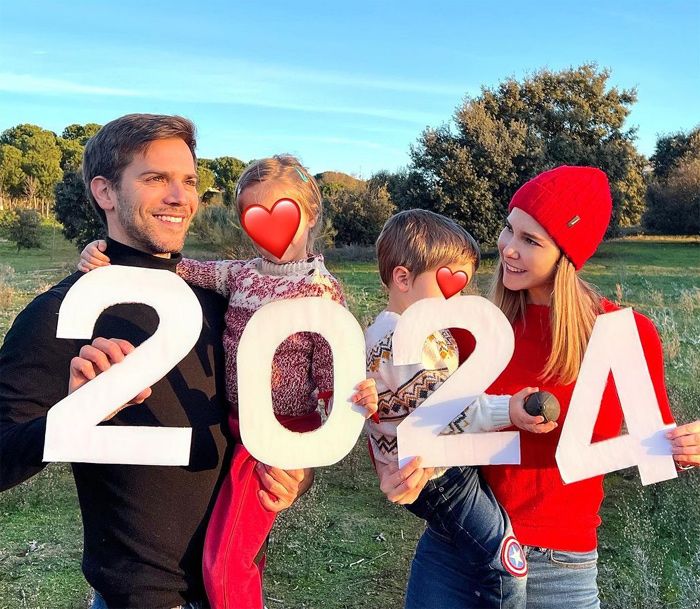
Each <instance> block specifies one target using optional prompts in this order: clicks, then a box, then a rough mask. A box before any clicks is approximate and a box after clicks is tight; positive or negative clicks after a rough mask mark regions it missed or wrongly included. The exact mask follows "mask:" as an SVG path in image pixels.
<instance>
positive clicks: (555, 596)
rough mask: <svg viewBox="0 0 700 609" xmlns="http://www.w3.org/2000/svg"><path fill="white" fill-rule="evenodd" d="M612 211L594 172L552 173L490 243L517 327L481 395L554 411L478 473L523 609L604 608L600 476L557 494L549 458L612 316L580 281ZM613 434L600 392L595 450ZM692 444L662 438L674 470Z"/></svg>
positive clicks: (680, 432) (697, 453) (436, 565)
mask: <svg viewBox="0 0 700 609" xmlns="http://www.w3.org/2000/svg"><path fill="white" fill-rule="evenodd" d="M611 210H612V202H611V196H610V188H609V185H608V180H607V177H606V175H605V174H604V173H603V172H602V171H600V170H598V169H594V168H592V167H567V166H563V167H558V168H556V169H553V170H551V171H547V172H545V173H543V174H541V175H539V176H537V177H535V178H534V179H532V180H531V181H530V182H528V183H526V184H525V185H524V186H523V187H522V188H520V190H518V192H516V194H515V196H514V197H513V199H512V201H511V203H510V206H509V216H508V219H507V221H506V226H505V228H504V229H503V231H502V232H501V235H500V237H499V241H498V250H499V254H500V261H499V264H498V266H497V269H496V273H495V277H494V283H493V287H492V291H491V298H492V300H493V301H494V302H495V303H496V304H497V305H498V306H499V307H500V308H501V310H502V311H503V312H504V313H505V315H506V316H507V317H508V318H509V319H510V320H511V323H512V324H513V331H514V333H515V352H514V354H513V358H512V359H511V361H510V363H509V364H508V366H507V367H506V369H505V370H504V371H503V372H502V373H501V375H500V377H499V378H498V379H497V380H496V381H495V382H494V383H493V385H492V386H491V387H490V388H489V390H488V391H489V392H490V393H509V392H512V391H514V390H516V389H517V388H519V387H521V386H522V385H523V384H537V385H538V386H539V388H540V390H543V391H549V392H551V393H553V394H554V395H555V396H556V397H557V399H558V400H559V403H560V405H561V415H560V417H559V421H558V422H559V427H557V428H555V429H554V430H553V431H551V432H550V433H547V434H535V433H521V434H520V442H521V464H520V465H499V466H489V467H484V468H482V473H483V475H484V478H485V479H486V481H487V482H488V484H489V486H490V487H491V488H492V490H493V492H494V494H495V496H496V498H497V499H498V500H499V502H500V503H501V504H502V505H503V507H504V508H505V509H506V511H507V512H508V514H509V515H510V518H511V521H512V524H513V529H514V531H515V534H516V535H517V537H518V539H519V540H520V541H521V542H522V543H523V544H524V547H525V552H526V556H527V560H528V566H529V573H528V581H527V607H528V609H554V608H556V609H559V608H560V607H568V608H570V609H595V608H598V607H599V606H600V603H599V600H598V588H597V584H596V575H597V567H596V562H597V556H598V555H597V550H596V546H597V539H596V529H597V527H598V525H599V524H600V522H601V520H600V516H599V514H598V511H599V508H600V505H601V502H602V500H603V484H602V483H603V476H596V477H594V478H590V479H588V480H582V481H580V482H576V483H573V484H564V483H563V481H562V479H561V476H560V474H559V470H558V468H557V463H556V459H555V451H556V447H557V443H558V442H559V438H560V435H561V426H562V425H563V424H564V421H565V419H566V414H567V410H568V407H569V402H570V400H571V395H572V392H573V389H574V385H575V383H576V378H577V376H578V373H579V369H580V367H581V362H582V359H583V354H584V352H585V351H586V347H587V345H588V340H589V338H590V335H591V332H592V329H593V324H594V322H595V318H596V316H597V315H599V314H602V313H607V312H611V311H615V310H617V309H618V307H616V306H615V305H614V304H613V303H611V302H610V301H608V300H606V299H605V298H603V297H602V296H600V294H599V293H598V292H597V291H596V290H595V289H594V288H593V287H592V286H591V285H589V284H587V283H586V282H585V281H583V280H582V279H581V278H580V277H579V276H578V273H577V271H579V270H580V269H581V267H582V266H583V265H584V264H585V262H586V260H588V258H590V257H591V256H592V255H593V253H594V252H595V250H596V248H597V247H598V245H599V244H600V242H601V240H602V239H603V236H604V234H605V231H606V229H607V226H608V223H609V221H610V215H611ZM634 317H635V321H636V325H637V329H638V331H639V335H640V338H641V342H642V347H643V350H644V355H645V358H646V360H647V364H648V366H649V372H650V374H651V378H652V382H653V385H654V389H655V393H656V398H657V400H658V403H659V406H660V408H661V414H662V417H663V420H664V422H665V423H670V422H672V416H671V412H670V409H669V403H668V397H667V395H666V388H665V384H664V373H663V352H662V348H661V342H660V340H659V336H658V334H657V332H656V329H655V328H654V326H653V324H652V322H651V321H650V320H649V319H647V318H646V317H644V316H643V315H641V314H639V313H635V314H634ZM621 423H622V411H621V409H620V406H619V399H618V397H617V393H616V390H615V387H614V384H613V383H612V382H610V381H608V385H607V387H606V389H605V393H604V394H603V398H602V402H601V406H600V414H599V416H598V420H597V423H596V426H595V429H594V432H593V438H592V441H594V442H595V441H598V440H603V439H607V438H611V437H615V436H617V435H618V434H619V432H620V427H621ZM698 432H700V422H698V421H696V422H694V423H690V424H687V425H682V426H679V427H677V428H676V429H675V430H674V431H673V432H671V433H670V434H669V437H670V438H671V441H672V446H673V452H674V456H675V459H676V462H677V464H678V465H679V466H680V467H684V466H686V465H692V464H697V463H700V433H698ZM404 475H405V474H404ZM390 482H393V483H394V484H393V485H390V486H393V487H394V490H393V491H392V492H393V493H394V494H397V493H404V494H405V492H406V489H405V487H404V488H400V484H399V482H398V480H392V481H390ZM396 489H399V490H398V491H397V490H396ZM413 492H414V491H413ZM387 494H389V493H387ZM431 543H435V542H434V541H431ZM426 556H427V557H428V559H427V562H428V563H430V564H429V565H427V566H426V571H427V572H429V573H430V574H431V577H432V579H431V583H432V585H441V584H444V585H454V582H455V581H459V582H460V585H462V586H464V587H466V588H467V589H469V588H470V587H473V586H474V585H475V584H474V582H473V579H472V580H470V574H469V572H468V570H467V569H464V568H462V567H460V565H457V564H454V563H450V564H446V563H445V562H444V561H438V560H435V559H439V558H440V557H442V556H445V555H444V554H441V553H439V552H432V553H426ZM436 580H437V581H436Z"/></svg>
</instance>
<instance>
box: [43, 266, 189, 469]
mask: <svg viewBox="0 0 700 609" xmlns="http://www.w3.org/2000/svg"><path fill="white" fill-rule="evenodd" d="M133 302H138V303H144V304H147V305H150V306H151V307H153V308H154V309H155V310H156V312H157V313H158V316H159V319H160V322H159V325H158V329H157V330H156V332H155V334H153V336H151V337H150V338H148V339H147V340H146V341H144V342H143V343H142V344H141V345H139V347H138V348H136V349H135V350H134V351H133V352H132V353H130V354H129V356H128V357H126V358H125V359H124V361H123V362H120V363H118V364H115V365H114V366H112V367H111V368H110V369H109V370H107V371H106V372H104V373H103V374H100V375H99V376H98V377H97V378H96V379H94V380H93V381H90V382H89V383H86V384H85V385H83V386H82V387H80V389H78V390H77V391H75V392H73V393H72V394H70V395H69V396H68V397H66V398H64V399H63V400H61V401H60V402H59V403H58V404H56V405H55V406H54V407H53V408H51V409H50V410H49V413H48V416H47V420H46V439H45V442H44V461H72V462H87V463H123V464H139V465H187V464H188V462H189V458H190V442H191V437H192V429H190V428H171V427H125V426H119V427H117V426H114V427H112V426H103V427H98V426H97V424H98V423H99V422H100V421H102V420H104V419H105V418H106V417H108V416H109V415H110V414H111V413H112V412H114V411H115V410H117V409H118V408H119V407H120V406H121V405H122V404H125V403H126V402H127V401H129V400H130V399H131V398H132V397H134V396H135V395H137V394H138V393H139V392H140V391H141V390H142V389H144V388H146V387H150V386H151V385H153V384H154V383H155V382H156V381H158V380H160V379H161V378H162V377H164V376H165V375H166V374H167V373H168V372H169V371H170V369H171V368H173V367H174V366H175V365H177V363H178V362H179V361H180V360H181V359H182V358H183V357H185V355H187V353H189V351H190V349H191V348H192V347H193V345H194V344H195V342H196V341H197V338H198V337H199V334H200V332H201V329H202V309H201V307H200V305H199V301H198V300H197V298H196V296H195V295H194V293H193V292H192V290H190V288H189V287H188V286H187V284H186V283H185V282H184V281H183V280H182V279H180V278H179V277H178V276H177V275H176V274H175V273H170V272H167V271H160V270H152V269H143V268H133V267H125V266H117V265H114V266H108V267H103V268H100V269H97V270H95V271H91V272H90V273H87V274H86V275H85V276H84V277H81V278H80V279H79V280H78V281H77V282H76V284H75V285H74V286H73V287H72V288H71V289H70V290H69V292H68V294H67V295H66V297H65V298H64V300H63V303H62V305H61V309H60V311H59V317H58V328H57V332H56V335H57V337H58V338H87V339H89V338H90V337H91V336H92V332H93V329H94V326H95V322H96V321H97V318H98V317H99V316H100V313H102V311H104V310H105V309H106V308H107V307H109V306H111V305H115V304H120V303H133ZM76 355H77V354H76ZM136 407H138V406H136Z"/></svg>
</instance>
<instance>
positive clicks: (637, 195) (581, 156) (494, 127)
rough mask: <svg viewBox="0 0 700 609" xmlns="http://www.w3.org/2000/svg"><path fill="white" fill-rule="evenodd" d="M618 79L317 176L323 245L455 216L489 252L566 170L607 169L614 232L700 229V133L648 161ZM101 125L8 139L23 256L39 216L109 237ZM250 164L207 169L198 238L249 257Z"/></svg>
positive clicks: (671, 142) (563, 92)
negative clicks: (240, 195)
mask: <svg viewBox="0 0 700 609" xmlns="http://www.w3.org/2000/svg"><path fill="white" fill-rule="evenodd" d="M609 78H610V72H609V71H608V70H601V69H599V68H598V67H597V66H596V65H595V64H586V65H583V66H580V67H578V68H571V69H567V70H562V71H558V72H553V71H549V70H541V71H539V72H537V73H534V74H532V75H530V76H527V77H525V78H523V79H522V80H516V79H513V78H509V79H506V80H504V81H503V82H501V83H500V84H499V85H497V86H496V87H493V88H488V87H484V88H482V90H481V93H480V94H479V95H477V96H475V97H469V96H467V97H465V98H464V100H463V101H462V103H461V104H460V105H459V106H458V107H457V108H456V109H455V112H454V115H453V116H452V118H451V120H448V121H447V122H445V123H444V124H442V125H439V126H436V127H427V128H426V129H425V130H424V131H423V132H422V133H421V134H420V135H419V136H418V138H417V141H416V143H415V144H414V145H412V146H411V149H410V162H409V164H408V166H406V167H404V168H402V169H400V170H399V171H397V172H395V173H392V172H389V171H380V172H378V173H376V174H375V175H373V176H371V177H370V178H369V179H367V180H362V179H357V178H354V177H352V176H349V175H346V174H343V173H338V172H325V173H321V174H318V175H317V176H316V178H317V179H318V181H319V184H320V186H321V191H322V193H323V196H324V213H325V220H324V230H323V233H322V241H323V245H324V246H326V247H333V246H341V245H349V244H358V245H369V244H371V243H373V242H374V240H375V239H376V237H377V235H378V233H379V230H380V229H381V226H382V224H383V223H384V221H385V220H386V218H388V217H389V216H390V215H391V214H392V213H393V212H394V211H396V210H397V209H407V208H411V207H421V208H425V209H431V210H434V211H437V212H440V213H443V214H446V215H448V216H451V217H453V218H454V219H456V220H457V221H459V222H461V223H462V224H463V225H464V226H465V227H466V228H468V229H469V230H470V231H471V232H472V233H473V234H474V236H475V237H476V238H477V239H478V240H479V241H480V242H481V243H483V244H493V243H494V242H495V239H496V237H497V235H498V232H499V231H500V228H501V226H502V221H503V218H504V216H505V214H506V208H507V204H508V201H509V200H510V197H511V196H512V194H513V193H514V192H515V190H516V189H517V187H518V186H519V185H521V184H523V183H524V182H525V181H527V180H528V179H529V178H531V177H533V176H534V175H536V174H537V173H539V172H541V171H544V170H546V169H549V168H551V167H554V166H556V165H560V164H570V165H584V164H585V165H594V166H596V167H600V168H601V169H603V170H604V171H605V172H606V173H607V174H608V176H609V178H610V181H611V185H612V192H613V199H614V215H613V221H612V223H611V226H610V235H616V234H620V233H624V232H629V231H630V230H644V231H646V232H651V233H664V234H677V235H691V234H698V233H700V126H697V127H695V128H694V129H692V130H690V131H688V132H679V133H673V134H669V135H662V136H660V137H659V139H658V141H657V143H656V148H655V152H654V154H653V155H652V156H651V158H649V159H647V158H645V157H644V156H643V155H641V154H639V153H638V152H637V150H636V148H635V140H636V129H635V128H634V127H630V128H624V123H625V120H626V118H627V117H628V115H629V113H630V110H631V108H632V106H633V105H634V103H635V102H636V99H637V94H636V91H635V90H634V89H619V88H617V87H612V86H609V83H608V80H609ZM98 129H99V125H96V124H94V123H89V124H86V125H77V124H75V125H69V126H68V127H66V128H65V129H64V130H63V132H62V134H61V135H60V136H59V135H57V134H55V133H53V132H51V131H47V130H45V129H42V128H41V127H38V126H36V125H30V124H24V125H17V126H16V127H12V128H10V129H7V130H6V131H4V132H3V133H2V134H1V135H0V229H5V232H6V233H7V236H10V237H11V238H13V239H15V237H16V236H17V235H25V236H24V237H23V239H24V241H22V242H20V241H17V244H18V247H22V246H24V247H32V245H31V243H32V240H31V236H30V237H27V236H26V235H27V234H29V235H31V233H32V228H31V226H32V225H34V224H37V217H38V216H41V217H43V218H55V219H56V220H58V221H59V222H60V223H61V225H62V227H63V232H64V234H65V236H66V237H67V238H68V239H71V240H73V241H74V242H76V243H77V244H78V245H80V246H82V245H83V244H84V243H87V242H88V241H90V240H91V239H93V238H95V237H96V236H99V235H101V234H102V231H103V229H102V227H101V226H100V224H99V222H98V220H97V219H96V217H95V216H94V215H93V213H92V210H91V209H90V208H89V205H88V204H87V199H86V197H85V193H84V190H83V186H82V182H81V180H80V175H79V171H80V161H81V157H82V151H83V147H84V145H85V142H86V141H87V139H88V138H89V137H90V136H92V135H93V134H94V133H95V132H96V131H97V130H98ZM245 167H246V163H245V162H244V161H242V160H240V159H237V158H235V157H232V156H225V157H219V158H216V159H199V160H198V170H199V180H200V183H199V192H200V195H201V197H202V203H203V208H204V209H203V211H202V212H200V214H199V216H198V218H197V221H196V224H195V226H194V230H195V231H197V232H198V233H199V234H200V237H203V238H206V239H210V240H211V241H212V242H213V243H214V244H215V245H216V246H217V248H218V249H219V251H220V252H221V253H222V254H227V255H241V254H244V253H245V250H246V248H247V247H248V246H247V243H246V240H245V239H244V238H243V237H242V235H241V231H240V230H239V227H238V224H237V219H236V214H235V213H234V210H233V209H232V203H233V200H234V195H235V185H236V181H237V180H238V177H239V176H240V175H241V173H242V172H243V170H244V169H245ZM21 210H33V212H26V211H21ZM18 227H21V230H20V229H19V228H18ZM13 231H14V232H13ZM13 235H14V237H13Z"/></svg>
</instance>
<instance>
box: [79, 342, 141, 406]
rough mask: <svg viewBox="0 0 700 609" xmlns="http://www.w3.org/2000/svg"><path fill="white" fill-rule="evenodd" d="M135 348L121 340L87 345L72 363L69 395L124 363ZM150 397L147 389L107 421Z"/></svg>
mask: <svg viewBox="0 0 700 609" xmlns="http://www.w3.org/2000/svg"><path fill="white" fill-rule="evenodd" d="M135 348H136V347H134V346H133V345H132V344H131V343H130V342H128V341H126V340H122V339H120V338H96V339H95V340H93V341H92V344H90V345H85V346H84V347H83V348H82V349H80V354H79V355H78V356H77V357H74V358H73V359H72V360H71V362H70V378H69V381H68V393H73V392H74V391H75V390H76V389H78V388H79V387H82V386H83V385H84V384H85V383H87V382H89V381H91V380H92V379H94V378H95V377H96V376H97V375H98V374H100V373H102V372H104V371H105V370H108V369H109V368H111V367H112V365H113V364H116V363H118V362H121V361H123V360H124V358H125V357H126V356H127V355H128V354H129V353H131V352H132V351H133V350H134V349H135ZM150 395H151V388H150V387H147V388H146V389H144V390H143V391H141V393H139V394H138V395H137V396H135V397H134V398H133V399H132V400H130V401H129V402H128V403H126V404H124V406H121V407H120V408H118V409H117V410H115V411H114V412H113V413H112V414H110V415H109V416H108V417H107V419H110V418H112V417H113V416H114V415H115V414H117V413H118V412H119V411H120V410H121V409H122V408H124V407H126V406H130V405H131V404H141V403H142V402H143V401H144V400H146V399H147V398H148V397H149V396H150Z"/></svg>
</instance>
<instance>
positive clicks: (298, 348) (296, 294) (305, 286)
mask: <svg viewBox="0 0 700 609" xmlns="http://www.w3.org/2000/svg"><path fill="white" fill-rule="evenodd" d="M177 274H178V275H180V277H182V278H183V279H184V280H185V281H187V282H189V283H192V284H194V285H197V286H200V287H203V288H208V289H211V290H216V291H217V292H218V293H219V294H223V295H224V296H226V297H227V298H228V299H229V304H228V309H227V311H226V329H225V331H224V337H223V342H224V350H225V352H226V387H227V394H228V399H229V401H230V403H231V406H232V408H233V411H234V414H235V413H236V412H237V411H238V399H237V395H238V374H237V368H236V356H237V351H238V343H239V342H240V340H241V335H242V334H243V330H244V328H245V326H246V324H247V323H248V321H249V320H250V318H251V317H252V316H253V314H254V313H255V312H256V311H257V310H258V309H259V308H260V307H262V306H263V305H266V304H267V303H269V302H273V301H275V300H282V299H285V298H303V297H306V296H320V297H323V298H331V299H333V300H335V301H336V302H338V303H340V304H342V305H345V297H344V296H343V291H342V288H341V287H340V285H339V284H338V281H337V280H336V279H335V278H334V277H333V276H332V275H331V274H330V273H329V272H328V270H327V269H326V267H325V265H324V264H323V257H322V256H320V255H319V256H311V257H309V258H308V259H306V260H302V261H299V262H289V263H286V264H276V263H274V262H270V261H269V260H265V259H263V258H255V259H253V260H249V261H246V260H222V261H212V262H199V261H197V260H189V259H183V260H182V262H180V264H178V265H177ZM332 391H333V358H332V355H331V350H330V347H329V345H328V343H327V342H326V341H325V340H323V339H322V338H321V337H320V336H319V335H318V334H315V333H313V332H298V333H297V334H294V335H292V336H290V337H289V338H287V339H286V340H285V341H283V342H282V344H281V345H280V346H279V347H278V349H277V352H276V353H275V357H274V360H273V363H272V404H273V407H274V411H275V414H277V415H281V416H301V415H306V414H310V413H311V412H314V411H316V409H317V406H318V397H319V396H320V397H327V396H330V394H331V393H332Z"/></svg>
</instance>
